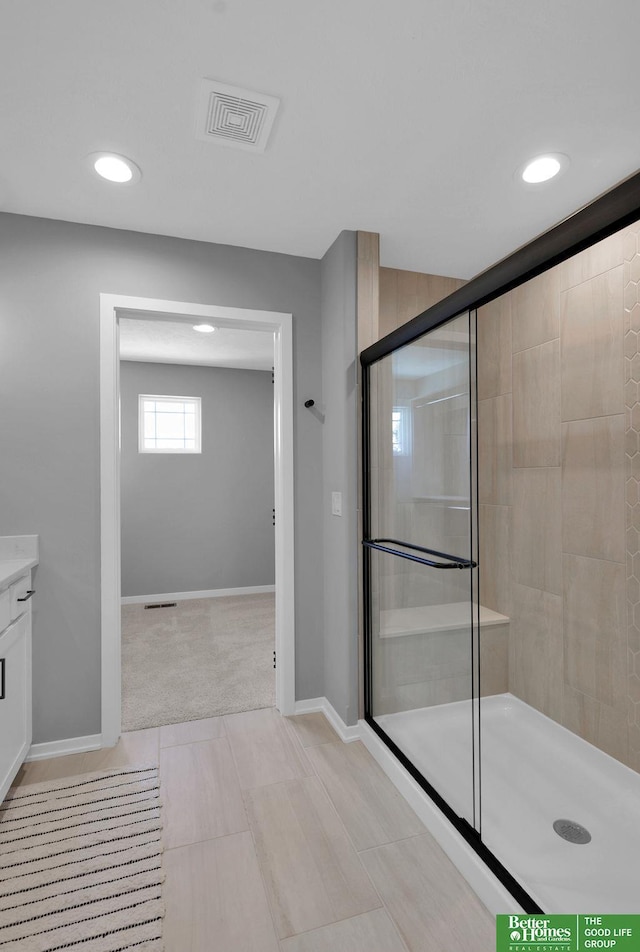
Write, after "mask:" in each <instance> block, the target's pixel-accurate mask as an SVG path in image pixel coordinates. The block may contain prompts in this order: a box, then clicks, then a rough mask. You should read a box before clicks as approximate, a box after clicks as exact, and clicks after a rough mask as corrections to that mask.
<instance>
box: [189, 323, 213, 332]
mask: <svg viewBox="0 0 640 952" xmlns="http://www.w3.org/2000/svg"><path fill="white" fill-rule="evenodd" d="M193 329H194V331H200V333H201V334H213V332H214V331H215V327H212V326H211V324H194V325H193Z"/></svg>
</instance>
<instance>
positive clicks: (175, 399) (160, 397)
mask: <svg viewBox="0 0 640 952" xmlns="http://www.w3.org/2000/svg"><path fill="white" fill-rule="evenodd" d="M145 400H155V401H156V402H162V403H192V404H193V405H194V407H195V423H196V436H195V447H194V448H193V449H191V448H189V449H186V448H185V447H182V446H174V447H148V446H145V445H144V440H145V433H144V413H145V411H144V401H145ZM138 452H139V453H180V454H185V453H189V454H192V453H202V400H201V398H200V397H179V396H176V395H175V394H171V395H170V396H169V395H166V394H158V393H140V394H138Z"/></svg>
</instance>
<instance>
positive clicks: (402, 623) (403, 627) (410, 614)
mask: <svg viewBox="0 0 640 952" xmlns="http://www.w3.org/2000/svg"><path fill="white" fill-rule="evenodd" d="M474 617H477V615H476V613H475V606H474ZM508 622H509V619H508V618H507V616H506V615H500V614H499V613H498V612H494V611H492V609H491V608H485V606H484V605H481V606H480V627H481V628H485V627H486V626H488V625H506V624H508ZM470 624H471V610H470V606H469V602H450V603H449V604H447V605H420V606H419V607H418V608H391V609H389V610H388V611H383V612H380V637H381V638H399V637H401V636H402V635H425V634H427V633H428V632H435V631H457V630H458V629H460V630H465V629H468V628H469V626H470Z"/></svg>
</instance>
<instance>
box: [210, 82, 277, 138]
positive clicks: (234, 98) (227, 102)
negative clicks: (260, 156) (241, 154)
mask: <svg viewBox="0 0 640 952" xmlns="http://www.w3.org/2000/svg"><path fill="white" fill-rule="evenodd" d="M279 105H280V100H279V99H276V98H275V97H274V96H265V95H263V94H262V93H254V92H251V91H250V90H248V89H240V87H239V86H227V85H226V84H225V83H218V82H215V81H213V80H210V79H205V80H203V83H202V92H201V96H200V109H199V113H198V130H197V136H198V138H199V139H202V140H204V142H217V143H218V144H219V145H226V146H231V147H233V148H235V149H244V150H246V151H249V152H264V150H265V149H266V147H267V139H268V138H269V133H270V132H271V127H272V125H273V120H274V119H275V117H276V112H277V111H278V106H279Z"/></svg>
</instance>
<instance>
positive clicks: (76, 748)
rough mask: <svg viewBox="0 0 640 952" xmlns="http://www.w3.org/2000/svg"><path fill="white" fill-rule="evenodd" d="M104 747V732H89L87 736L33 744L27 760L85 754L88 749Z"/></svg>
mask: <svg viewBox="0 0 640 952" xmlns="http://www.w3.org/2000/svg"><path fill="white" fill-rule="evenodd" d="M100 747H102V734H89V735H88V736H87V737H67V738H65V739H64V740H50V741H47V742H45V743H43V744H32V745H31V747H30V748H29V753H28V754H27V756H26V758H25V759H26V760H47V759H48V758H49V757H63V756H64V755H65V754H84V753H85V752H86V751H87V750H98V749H99V748H100Z"/></svg>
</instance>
